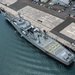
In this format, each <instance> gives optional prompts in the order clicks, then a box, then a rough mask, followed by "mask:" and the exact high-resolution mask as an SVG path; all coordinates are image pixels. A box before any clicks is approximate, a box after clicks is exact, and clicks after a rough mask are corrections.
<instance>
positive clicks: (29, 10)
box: [0, 4, 75, 51]
mask: <svg viewBox="0 0 75 75" xmlns="http://www.w3.org/2000/svg"><path fill="white" fill-rule="evenodd" d="M0 7H2V8H4V9H5V10H6V11H8V12H10V13H11V14H13V15H17V14H18V13H21V16H22V17H23V18H24V19H26V20H28V21H30V22H31V23H32V25H34V26H36V27H39V28H40V29H41V30H46V31H47V34H48V35H49V36H50V37H52V38H54V39H55V40H57V41H59V42H60V43H62V44H63V45H65V46H67V47H69V48H71V49H72V50H73V51H75V46H74V43H75V42H70V41H68V40H66V39H65V38H62V37H60V36H58V35H56V34H55V33H57V31H55V30H54V29H55V28H56V27H59V26H60V25H61V27H62V24H64V23H65V22H67V21H68V20H65V21H64V20H63V19H61V18H58V17H56V16H53V15H51V14H48V13H45V12H43V11H40V10H38V9H35V8H33V7H30V6H26V7H24V8H23V9H20V10H18V11H15V10H12V9H11V8H9V7H7V6H4V5H2V4H0ZM70 19H71V18H70ZM70 19H69V20H70ZM72 21H73V20H72ZM72 21H70V23H69V24H68V25H71V22H72ZM72 24H73V23H72ZM65 25H66V24H65ZM59 28H60V27H59ZM65 28H66V27H65ZM60 29H61V28H60ZM63 29H64V27H63ZM63 29H62V30H60V31H59V35H60V34H61V35H63V36H65V37H67V38H69V37H70V35H69V36H66V35H68V33H67V34H63V33H64V31H63ZM52 30H53V31H54V32H55V33H54V32H53V31H52ZM58 30H59V29H58ZM57 34H58V33H57ZM71 36H72V35H71ZM73 36H75V35H73ZM70 38H71V37H70ZM70 38H69V39H70ZM71 39H72V38H71Z"/></svg>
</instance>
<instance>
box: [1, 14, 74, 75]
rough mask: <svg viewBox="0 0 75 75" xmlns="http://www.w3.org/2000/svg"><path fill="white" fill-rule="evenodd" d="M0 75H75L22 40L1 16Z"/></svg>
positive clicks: (70, 68)
mask: <svg viewBox="0 0 75 75" xmlns="http://www.w3.org/2000/svg"><path fill="white" fill-rule="evenodd" d="M0 75H75V63H74V64H72V65H71V66H69V67H67V66H65V65H63V64H61V63H59V62H57V61H56V60H54V59H52V58H51V57H49V56H47V55H45V54H44V53H42V52H41V51H40V50H39V49H37V48H36V47H34V46H33V45H31V44H30V43H28V42H27V41H26V40H25V39H23V38H21V37H20V35H19V34H18V33H17V32H16V31H15V29H14V28H13V27H12V26H11V24H9V23H8V22H7V21H6V20H5V19H4V17H3V16H2V15H1V14H0Z"/></svg>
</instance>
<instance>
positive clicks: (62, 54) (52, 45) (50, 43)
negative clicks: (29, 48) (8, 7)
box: [4, 12, 74, 65]
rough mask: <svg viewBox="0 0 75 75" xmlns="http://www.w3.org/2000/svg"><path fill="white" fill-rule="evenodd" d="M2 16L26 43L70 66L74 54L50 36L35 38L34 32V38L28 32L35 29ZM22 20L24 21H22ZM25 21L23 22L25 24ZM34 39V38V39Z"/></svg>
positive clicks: (7, 15) (6, 14)
mask: <svg viewBox="0 0 75 75" xmlns="http://www.w3.org/2000/svg"><path fill="white" fill-rule="evenodd" d="M4 16H5V18H6V20H7V21H9V22H10V23H11V25H12V26H13V27H14V28H15V29H16V30H17V31H18V32H19V33H20V35H21V37H24V38H25V39H26V40H27V41H29V42H30V43H31V44H33V45H34V46H35V47H37V48H39V49H40V50H41V51H42V52H44V53H46V54H47V55H48V56H51V57H53V58H54V59H56V60H58V61H59V62H61V63H63V64H65V65H70V64H71V63H72V62H73V59H74V54H73V53H72V52H70V51H68V50H67V49H66V48H65V47H63V46H62V45H60V44H59V43H58V42H57V41H55V40H54V39H52V38H51V37H50V36H47V39H46V38H43V35H42V34H41V36H36V34H37V33H38V32H35V36H36V37H35V36H34V34H33V32H32V33H31V32H30V29H33V30H34V29H35V28H32V27H31V26H32V25H31V26H29V27H28V28H27V27H25V24H24V23H20V22H22V21H21V19H20V20H18V18H17V17H16V20H15V21H14V19H13V18H14V17H15V16H13V15H11V14H9V13H7V12H6V13H5V12H4ZM23 20H24V19H23ZM26 21H27V20H25V22H26ZM34 37H35V38H34Z"/></svg>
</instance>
